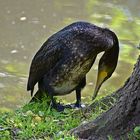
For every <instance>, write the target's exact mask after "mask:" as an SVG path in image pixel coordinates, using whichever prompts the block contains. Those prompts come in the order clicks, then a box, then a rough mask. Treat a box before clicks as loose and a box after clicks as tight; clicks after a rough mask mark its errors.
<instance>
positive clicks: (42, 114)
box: [0, 101, 105, 140]
mask: <svg viewBox="0 0 140 140" xmlns="http://www.w3.org/2000/svg"><path fill="white" fill-rule="evenodd" d="M104 111H105V110H102V109H101V108H100V107H98V108H97V109H95V110H94V113H92V112H90V113H87V114H83V113H82V111H79V112H80V113H79V112H78V113H76V110H72V109H65V110H64V112H57V111H56V110H54V109H51V108H50V106H47V105H46V101H43V102H42V103H32V104H28V105H25V106H24V107H23V108H21V109H18V110H16V111H15V112H10V113H3V114H0V139H2V140H8V139H18V140H19V139H21V140H22V139H23V140H24V139H25V140H27V139H39V140H41V139H43V140H45V139H46V140H49V139H53V140H62V139H64V140H75V139H76V138H75V137H74V136H71V135H70V134H69V130H71V129H72V128H74V127H76V126H78V125H80V124H81V123H83V122H85V121H89V120H91V119H95V118H96V117H97V116H98V115H100V114H101V113H102V112H104Z"/></svg>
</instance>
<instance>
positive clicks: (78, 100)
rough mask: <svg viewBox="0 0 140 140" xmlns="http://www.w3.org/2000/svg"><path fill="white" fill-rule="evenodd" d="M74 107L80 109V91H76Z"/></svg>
mask: <svg viewBox="0 0 140 140" xmlns="http://www.w3.org/2000/svg"><path fill="white" fill-rule="evenodd" d="M75 107H78V108H80V107H81V89H79V88H78V89H76V103H75Z"/></svg>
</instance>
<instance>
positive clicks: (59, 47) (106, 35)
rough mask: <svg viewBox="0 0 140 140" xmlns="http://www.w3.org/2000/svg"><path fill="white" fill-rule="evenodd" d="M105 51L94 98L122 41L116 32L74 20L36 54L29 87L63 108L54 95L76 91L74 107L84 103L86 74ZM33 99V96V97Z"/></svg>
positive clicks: (115, 60)
mask: <svg viewBox="0 0 140 140" xmlns="http://www.w3.org/2000/svg"><path fill="white" fill-rule="evenodd" d="M103 51H104V52H105V53H104V54H103V56H102V57H101V59H100V61H99V66H98V77H97V83H96V87H95V91H94V94H93V97H92V99H95V97H96V96H97V93H98V91H99V89H100V87H101V85H102V83H103V82H104V81H106V80H107V79H108V78H110V77H111V75H112V73H113V72H114V70H115V68H116V65H117V61H118V54H119V42H118V39H117V36H116V35H115V33H114V32H112V31H111V30H109V29H106V28H101V27H98V26H96V25H94V24H91V23H88V22H75V23H72V24H70V25H69V26H67V27H65V28H63V29H62V30H60V31H59V32H57V33H55V34H54V35H52V36H51V37H50V38H49V39H48V40H47V41H46V42H45V43H44V44H43V45H42V47H41V48H40V49H39V51H38V52H37V53H36V55H35V56H34V58H33V60H32V63H31V67H30V73H29V79H28V85H27V90H31V96H32V95H33V90H34V86H35V84H36V83H38V91H37V93H36V94H35V96H34V98H41V96H42V95H43V93H44V92H45V93H47V95H49V96H50V98H51V102H52V106H53V107H54V108H56V109H57V110H59V111H61V110H63V109H64V107H63V106H61V105H60V104H57V103H56V102H55V100H54V96H60V95H65V94H69V93H71V92H72V91H73V90H76V99H77V101H76V103H75V106H77V107H80V106H81V90H82V88H84V87H85V85H86V74H87V73H88V72H89V70H90V68H91V67H92V65H93V63H94V61H95V59H96V56H97V54H99V53H100V52H103ZM34 98H33V99H34Z"/></svg>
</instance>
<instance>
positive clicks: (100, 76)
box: [92, 71, 107, 100]
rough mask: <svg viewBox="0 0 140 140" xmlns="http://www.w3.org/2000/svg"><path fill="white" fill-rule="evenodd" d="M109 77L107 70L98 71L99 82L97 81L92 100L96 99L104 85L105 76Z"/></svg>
mask: <svg viewBox="0 0 140 140" xmlns="http://www.w3.org/2000/svg"><path fill="white" fill-rule="evenodd" d="M106 77H107V72H106V71H99V72H98V77H97V82H96V87H95V90H94V94H93V96H92V100H94V99H95V98H96V96H97V94H98V91H99V89H100V87H101V85H102V83H103V82H104V81H105V78H106Z"/></svg>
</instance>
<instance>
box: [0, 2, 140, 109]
mask: <svg viewBox="0 0 140 140" xmlns="http://www.w3.org/2000/svg"><path fill="white" fill-rule="evenodd" d="M0 3H1V4H0V42H1V43H0V101H1V102H0V111H9V110H13V109H16V108H18V107H20V106H22V105H24V104H25V103H27V102H28V101H29V100H30V96H29V93H28V92H27V91H26V83H27V77H28V71H29V66H30V63H31V59H32V57H33V56H34V54H35V52H36V51H37V50H38V49H39V48H40V46H41V44H42V43H43V42H44V41H45V40H46V39H47V38H48V37H49V36H51V35H52V34H53V33H55V32H57V31H58V30H60V29H61V28H63V27H64V26H66V25H68V24H70V23H72V22H75V21H79V20H84V21H88V22H91V23H94V24H97V25H99V26H102V27H107V28H110V29H112V30H113V31H114V32H115V33H116V34H117V36H118V38H119V41H120V57H119V63H118V67H117V69H116V71H115V73H114V74H113V76H112V78H110V80H108V81H107V82H106V83H105V84H104V85H103V86H102V88H101V90H100V95H106V94H109V93H111V92H112V91H115V90H116V89H118V88H119V87H120V86H122V85H123V83H124V82H125V80H126V79H127V78H128V77H129V75H130V74H131V72H132V69H133V65H134V63H135V62H136V59H137V57H138V54H139V52H138V49H137V48H136V47H137V46H138V44H139V33H140V12H139V11H140V6H139V5H140V1H139V0H133V1H131V0H126V1H125V2H122V1H120V0H119V1H115V0H114V1H112V2H110V1H109V0H108V1H106V2H105V1H103V0H100V1H96V0H76V1H75V0H70V1H66V0H59V1H57V0H40V1H38V0H30V1H27V0H18V1H17V0H12V1H11V0H5V1H2V0H1V2H0ZM98 59H99V57H98ZM97 64H98V60H97V61H96V63H95V64H94V66H93V67H92V70H91V71H90V72H89V74H88V81H87V86H86V88H85V89H84V91H83V94H82V95H83V97H85V98H86V99H85V100H87V98H90V96H91V95H92V93H93V89H94V86H95V82H96V72H97ZM73 94H74V93H73ZM73 94H71V95H68V96H66V97H64V98H65V99H66V100H67V101H72V100H74V98H75V96H74V95H73Z"/></svg>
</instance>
